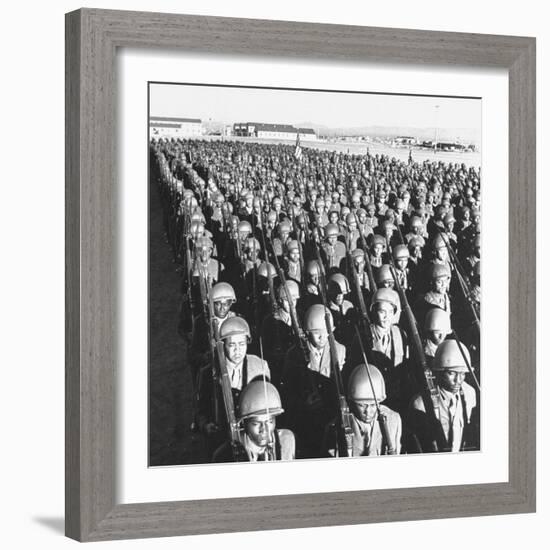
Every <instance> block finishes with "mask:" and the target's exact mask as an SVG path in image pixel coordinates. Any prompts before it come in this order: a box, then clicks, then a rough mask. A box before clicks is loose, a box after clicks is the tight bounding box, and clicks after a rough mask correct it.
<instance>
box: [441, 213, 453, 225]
mask: <svg viewBox="0 0 550 550" xmlns="http://www.w3.org/2000/svg"><path fill="white" fill-rule="evenodd" d="M455 222H456V219H455V217H454V214H453V213H452V212H449V213H448V214H445V217H444V218H443V223H444V224H449V223H455Z"/></svg>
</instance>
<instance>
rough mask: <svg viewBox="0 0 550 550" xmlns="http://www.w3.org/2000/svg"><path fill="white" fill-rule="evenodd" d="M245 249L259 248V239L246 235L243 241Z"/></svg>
mask: <svg viewBox="0 0 550 550" xmlns="http://www.w3.org/2000/svg"><path fill="white" fill-rule="evenodd" d="M244 248H245V250H256V251H258V250H260V241H258V239H256V238H255V237H248V238H247V239H246V242H245V243H244Z"/></svg>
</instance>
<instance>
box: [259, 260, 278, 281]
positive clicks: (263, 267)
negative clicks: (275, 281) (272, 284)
mask: <svg viewBox="0 0 550 550" xmlns="http://www.w3.org/2000/svg"><path fill="white" fill-rule="evenodd" d="M268 269H269V274H271V277H276V276H277V270H276V269H275V266H274V265H273V264H272V263H269V262H262V263H261V264H260V265H259V266H258V276H259V277H265V278H266V279H267V278H268Z"/></svg>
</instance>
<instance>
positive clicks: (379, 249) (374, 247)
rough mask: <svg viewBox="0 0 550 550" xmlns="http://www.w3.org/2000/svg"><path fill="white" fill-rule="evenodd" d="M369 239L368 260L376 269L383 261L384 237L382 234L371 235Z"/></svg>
mask: <svg viewBox="0 0 550 550" xmlns="http://www.w3.org/2000/svg"><path fill="white" fill-rule="evenodd" d="M370 241H371V242H370V250H369V253H368V254H369V260H370V263H371V265H372V267H373V269H374V271H376V269H377V268H379V267H380V266H381V265H382V264H383V263H384V262H385V258H384V252H385V251H386V239H384V237H382V235H372V236H371V239H370Z"/></svg>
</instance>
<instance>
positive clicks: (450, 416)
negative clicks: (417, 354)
mask: <svg viewBox="0 0 550 550" xmlns="http://www.w3.org/2000/svg"><path fill="white" fill-rule="evenodd" d="M459 346H460V347H459ZM468 364H470V365H471V363H470V354H469V352H468V349H467V348H466V346H464V345H463V344H462V343H459V342H457V341H456V340H445V341H443V342H442V343H441V344H440V345H439V346H438V348H437V351H436V354H435V357H434V358H433V362H432V371H433V373H434V375H435V381H436V388H437V392H438V399H439V403H438V410H437V418H438V422H439V425H440V426H441V429H442V432H443V435H444V438H445V446H444V448H438V450H439V451H451V452H458V451H462V450H465V449H466V448H477V449H479V441H478V439H477V434H478V430H477V429H476V426H475V425H474V422H475V415H474V409H475V408H476V406H477V397H476V392H475V390H474V388H473V387H472V386H470V385H469V384H468V383H467V382H466V381H465V380H464V379H465V377H466V373H467V372H468V370H469V369H468ZM409 423H410V428H411V430H412V433H413V434H414V436H415V441H416V442H417V445H418V446H419V448H420V450H421V451H422V452H430V451H432V450H433V445H432V442H433V441H434V439H436V434H435V433H434V425H433V422H431V421H430V419H429V418H428V416H427V414H426V408H425V405H424V401H423V399H422V397H421V396H419V395H417V396H415V397H414V398H413V399H412V401H411V404H410V408H409Z"/></svg>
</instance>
